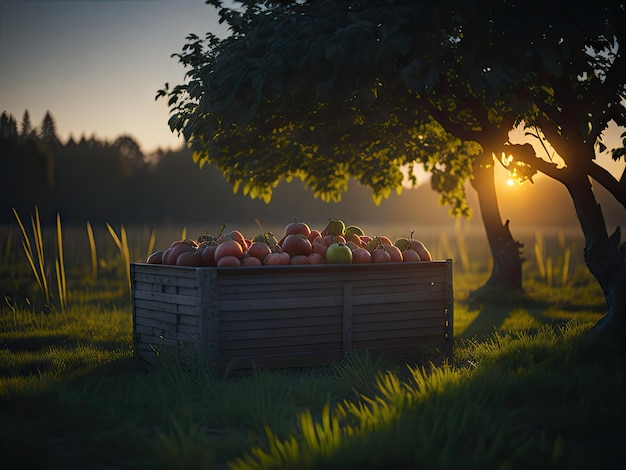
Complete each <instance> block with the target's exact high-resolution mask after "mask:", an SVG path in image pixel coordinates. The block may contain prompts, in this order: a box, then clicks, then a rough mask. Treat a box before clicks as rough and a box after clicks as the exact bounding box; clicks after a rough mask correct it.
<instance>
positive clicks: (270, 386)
mask: <svg viewBox="0 0 626 470" xmlns="http://www.w3.org/2000/svg"><path fill="white" fill-rule="evenodd" d="M19 216H21V217H20V221H21V223H22V226H21V227H20V225H19V224H17V223H16V224H14V225H11V226H3V227H0V279H1V282H2V284H1V288H0V293H2V296H3V300H4V301H3V304H2V306H1V307H0V419H1V420H2V427H1V428H0V462H2V464H3V468H155V469H156V468H168V469H175V468H181V469H183V468H184V469H188V468H232V469H253V468H258V469H261V468H262V469H267V468H298V469H304V468H324V469H326V468H342V469H343V468H381V469H382V468H419V467H426V468H528V467H530V466H533V465H534V466H536V467H539V468H614V465H616V463H617V461H618V458H620V459H621V455H620V444H621V442H623V439H624V437H626V436H625V431H624V429H623V425H622V424H621V423H622V422H623V420H624V418H625V416H624V396H625V394H624V383H623V370H624V367H623V366H624V364H623V358H622V356H621V355H619V354H616V352H615V351H612V350H607V349H605V348H602V347H600V346H599V345H597V344H595V343H594V342H593V341H591V340H590V339H589V338H588V336H587V335H586V334H585V333H586V332H587V331H588V330H589V328H590V327H591V326H592V325H593V324H594V323H595V322H596V321H597V320H598V319H599V318H600V317H601V316H602V314H603V312H604V309H605V306H604V298H603V296H602V293H601V291H600V288H599V286H598V285H597V283H596V282H595V281H594V279H593V278H592V277H591V276H590V275H589V273H588V272H587V270H586V267H585V266H584V263H583V261H582V248H583V241H582V239H581V238H580V235H579V234H577V233H576V232H575V231H573V232H567V231H565V230H562V229H557V230H542V231H539V230H535V229H529V230H527V231H526V232H523V237H524V238H523V239H522V241H523V243H524V245H525V246H524V257H525V262H524V285H525V294H524V295H523V296H511V295H507V294H508V293H503V295H499V296H497V297H494V299H493V300H491V301H482V302H481V303H480V304H476V303H473V302H470V301H469V300H468V296H469V293H470V292H471V291H472V290H473V289H475V288H477V287H479V286H481V285H482V283H483V282H484V281H485V280H486V279H487V278H488V276H489V273H490V269H491V267H490V264H489V260H490V256H489V251H488V250H489V248H488V245H487V243H486V240H485V239H484V235H483V234H482V233H481V232H480V230H476V229H473V228H472V227H471V226H469V224H468V225H464V224H460V223H459V224H457V225H456V226H454V227H452V228H450V227H448V228H446V229H437V228H431V229H428V230H426V229H425V230H423V231H422V232H421V233H420V234H419V235H417V236H416V237H418V238H420V239H421V240H422V241H423V242H424V243H425V244H426V246H427V247H428V248H429V249H430V250H431V252H432V254H433V256H434V257H435V258H437V259H444V258H452V259H453V260H454V288H455V291H454V292H455V320H454V327H455V356H454V359H453V361H452V362H450V363H437V364H433V363H431V364H422V363H421V362H420V361H419V359H418V358H416V361H415V363H405V362H402V363H400V362H397V361H394V360H392V359H391V358H388V357H384V356H382V357H378V358H376V359H373V358H371V357H370V356H369V355H368V354H367V353H366V352H359V353H354V354H351V355H350V356H348V357H346V358H345V359H344V360H343V361H341V362H340V363H337V364H333V365H331V366H328V367H317V368H306V369H302V368H297V367H294V368H291V369H281V370H266V369H253V370H249V371H242V372H237V373H231V374H227V375H226V374H223V373H221V372H219V371H216V370H210V369H205V368H198V367H193V365H186V366H182V365H181V364H180V363H177V362H176V361H175V360H174V359H171V360H163V361H161V363H159V364H157V365H154V366H145V365H143V364H140V363H138V362H137V361H136V360H135V359H134V358H133V349H132V316H131V300H130V288H129V280H128V263H129V262H130V261H141V260H144V259H145V258H146V256H147V255H148V254H149V253H150V252H151V251H152V250H154V249H156V248H163V247H166V246H168V245H169V244H170V243H171V241H173V240H175V239H177V238H181V237H187V236H190V237H194V238H195V237H197V236H198V235H200V234H202V233H203V232H204V230H205V228H204V227H189V228H186V227H157V228H152V227H123V226H119V227H112V226H108V225H106V226H91V225H90V224H87V225H85V226H83V227H66V226H63V224H62V221H61V220H60V219H59V220H58V221H57V226H55V227H45V228H41V227H40V226H39V224H38V223H37V215H36V213H34V214H33V215H30V214H19ZM217 225H218V224H214V225H212V226H217ZM232 228H238V229H239V227H232ZM364 228H366V230H367V231H369V232H372V233H381V234H388V235H389V236H391V237H397V236H406V235H407V234H405V233H404V232H406V231H407V229H406V228H405V227H402V226H398V227H392V228H390V227H368V226H364ZM240 229H241V230H242V231H244V233H250V232H256V231H257V229H256V228H255V227H254V226H253V225H251V226H249V227H241V228H240ZM266 229H268V230H274V231H276V232H280V228H279V227H278V228H274V227H269V228H266ZM26 240H28V241H26ZM28 253H30V257H29V254H28Z"/></svg>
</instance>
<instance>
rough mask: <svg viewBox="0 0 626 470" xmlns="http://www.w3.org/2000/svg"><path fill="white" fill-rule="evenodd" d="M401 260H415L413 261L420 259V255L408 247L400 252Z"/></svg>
mask: <svg viewBox="0 0 626 470" xmlns="http://www.w3.org/2000/svg"><path fill="white" fill-rule="evenodd" d="M402 261H406V262H415V261H421V258H420V255H418V254H417V251H415V250H412V249H411V248H409V249H407V250H404V251H403V252H402Z"/></svg>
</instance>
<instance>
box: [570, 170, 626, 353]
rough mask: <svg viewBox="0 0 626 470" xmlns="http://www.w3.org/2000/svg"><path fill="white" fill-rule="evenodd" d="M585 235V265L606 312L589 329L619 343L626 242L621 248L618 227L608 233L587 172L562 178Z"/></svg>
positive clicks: (624, 311)
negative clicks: (598, 287)
mask: <svg viewBox="0 0 626 470" xmlns="http://www.w3.org/2000/svg"><path fill="white" fill-rule="evenodd" d="M565 186H566V187H567V189H568V191H569V193H570V195H571V197H572V200H573V202H574V207H575V209H576V215H577V216H578V220H579V221H580V226H581V228H582V230H583V234H584V236H585V249H584V258H585V264H586V265H587V268H588V269H589V271H590V272H591V274H592V275H593V276H594V277H595V278H596V279H597V280H598V283H599V284H600V287H601V288H602V292H603V293H604V297H605V299H606V304H607V308H608V310H607V313H606V315H605V316H604V317H602V318H601V319H600V321H599V322H598V323H597V324H596V325H595V327H594V328H593V330H592V332H593V334H596V335H597V336H598V337H600V338H602V339H603V340H606V341H607V342H609V343H612V344H615V345H618V344H620V343H621V341H623V338H624V334H625V333H626V328H625V326H626V325H625V324H626V321H625V320H626V259H625V257H624V256H625V254H626V253H625V251H626V250H624V248H625V246H624V245H622V247H621V248H620V246H619V244H620V237H621V230H620V228H619V227H617V229H616V230H615V232H614V233H613V234H612V235H611V236H609V234H608V232H607V229H606V223H605V221H604V216H603V214H602V209H601V207H600V205H599V204H598V203H597V201H596V198H595V195H594V194H593V190H592V186H591V181H590V180H589V177H588V176H587V175H586V174H580V175H575V176H574V177H570V178H568V179H567V180H566V181H565Z"/></svg>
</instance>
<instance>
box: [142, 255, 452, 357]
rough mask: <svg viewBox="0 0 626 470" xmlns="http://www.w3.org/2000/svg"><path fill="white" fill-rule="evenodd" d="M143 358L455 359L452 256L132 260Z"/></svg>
mask: <svg viewBox="0 0 626 470" xmlns="http://www.w3.org/2000/svg"><path fill="white" fill-rule="evenodd" d="M131 280H132V295H133V327H134V348H135V355H136V357H138V358H140V359H141V360H143V361H146V362H154V361H155V359H156V358H157V357H159V356H161V355H166V354H172V353H175V354H179V355H180V354H185V355H188V354H191V355H192V356H194V358H197V359H199V360H201V361H203V362H205V363H208V364H210V365H212V366H217V367H231V368H234V369H239V368H249V367H252V366H257V367H301V366H311V365H325V364H330V363H333V362H336V361H339V360H341V359H342V358H343V357H344V356H345V355H346V354H348V353H350V352H351V351H354V350H368V351H369V352H370V354H372V356H377V355H378V354H380V353H382V352H384V353H388V354H389V355H390V356H393V357H401V358H405V357H406V358H418V357H419V356H420V355H421V354H423V353H424V352H427V351H428V352H433V351H435V350H436V351H438V352H439V353H440V354H441V355H442V356H446V357H451V356H452V343H453V334H452V332H453V288H452V260H442V261H430V262H420V263H385V264H367V265H363V264H361V265H358V264H353V265H310V266H263V267H240V268H189V267H180V266H164V265H152V264H150V265H149V264H145V263H132V264H131Z"/></svg>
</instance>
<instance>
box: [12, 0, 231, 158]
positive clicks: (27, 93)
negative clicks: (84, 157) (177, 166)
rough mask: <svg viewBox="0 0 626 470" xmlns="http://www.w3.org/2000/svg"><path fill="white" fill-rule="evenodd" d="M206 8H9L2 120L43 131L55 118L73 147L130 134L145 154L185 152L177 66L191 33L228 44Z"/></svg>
mask: <svg viewBox="0 0 626 470" xmlns="http://www.w3.org/2000/svg"><path fill="white" fill-rule="evenodd" d="M218 19H219V18H218V16H217V13H216V10H215V9H213V8H212V7H210V6H208V5H205V4H204V0H140V1H136V0H133V1H129V0H117V1H114V0H99V1H96V0H91V1H59V0H48V1H42V0H39V1H30V0H19V1H18V0H0V112H2V111H6V112H7V113H10V114H12V115H13V117H14V118H15V119H16V120H17V122H18V125H19V124H21V121H22V116H23V114H24V111H25V110H28V112H29V114H30V118H31V122H32V124H33V125H34V126H37V127H39V126H40V124H41V121H42V119H43V117H44V115H45V113H46V111H50V113H51V115H52V117H53V118H54V120H55V123H56V127H57V133H58V135H59V137H60V138H61V140H62V141H63V142H65V141H66V140H67V139H68V138H69V136H73V137H74V139H78V138H80V137H81V136H82V135H84V136H85V137H87V138H89V137H91V136H95V137H96V138H98V139H101V140H108V141H109V142H113V141H114V140H115V139H116V138H117V137H120V136H121V135H130V136H131V137H133V138H134V139H135V140H137V142H138V143H139V144H140V145H141V147H142V149H143V151H144V153H150V152H152V151H154V150H156V149H157V148H162V149H165V148H177V147H179V146H181V145H183V139H182V138H181V137H179V136H177V135H176V134H175V133H172V132H171V131H170V129H169V127H168V125H167V121H168V114H169V113H168V107H167V100H166V99H160V100H158V101H155V99H154V98H155V95H156V92H157V90H159V89H161V88H163V86H164V84H165V83H166V82H169V83H170V85H176V84H181V83H183V82H184V74H185V71H186V70H185V69H184V67H183V66H182V65H181V64H179V63H178V61H177V59H176V58H172V57H171V55H172V54H173V53H179V52H181V51H182V47H183V45H184V44H185V42H186V41H185V38H186V36H187V35H188V34H190V33H195V34H197V35H198V36H200V37H204V35H205V34H206V33H207V32H208V31H211V32H213V33H214V34H217V35H218V36H225V35H226V34H227V29H226V26H225V25H220V24H219V22H218Z"/></svg>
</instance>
